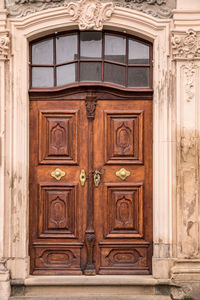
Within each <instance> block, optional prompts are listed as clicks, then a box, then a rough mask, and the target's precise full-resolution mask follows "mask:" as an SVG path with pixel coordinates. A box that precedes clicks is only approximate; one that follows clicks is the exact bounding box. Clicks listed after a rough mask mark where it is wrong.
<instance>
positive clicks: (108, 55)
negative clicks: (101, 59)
mask: <svg viewBox="0 0 200 300" xmlns="http://www.w3.org/2000/svg"><path fill="white" fill-rule="evenodd" d="M125 54H126V38H125V37H122V36H117V35H111V34H105V59H107V60H113V61H117V62H121V63H125V62H126V56H125Z"/></svg>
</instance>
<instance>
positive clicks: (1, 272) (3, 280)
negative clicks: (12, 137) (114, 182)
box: [0, 1, 10, 300]
mask: <svg viewBox="0 0 200 300" xmlns="http://www.w3.org/2000/svg"><path fill="white" fill-rule="evenodd" d="M2 2H3V1H2ZM2 2H1V4H0V191H1V193H0V300H7V299H8V298H9V295H10V281H9V279H10V275H9V271H8V269H7V267H6V261H7V260H6V258H5V256H6V255H5V242H6V240H5V224H6V220H5V215H6V210H5V201H6V174H5V173H6V171H5V170H6V168H5V165H6V142H5V141H6V130H5V129H6V128H5V124H6V120H5V111H6V100H7V92H6V90H7V84H8V81H7V79H6V77H7V75H8V55H9V35H8V31H7V30H6V17H7V12H6V10H4V9H3V7H2Z"/></svg>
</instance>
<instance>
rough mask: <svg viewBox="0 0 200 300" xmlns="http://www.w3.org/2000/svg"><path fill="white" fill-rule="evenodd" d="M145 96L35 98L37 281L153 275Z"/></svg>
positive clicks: (98, 91)
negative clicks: (122, 173) (124, 173)
mask: <svg viewBox="0 0 200 300" xmlns="http://www.w3.org/2000/svg"><path fill="white" fill-rule="evenodd" d="M142 93H143V94H138V98H137V97H136V94H135V93H133V94H132V98H131V94H130V93H129V94H127V93H125V92H123V91H119V90H118V91H115V92H113V90H111V89H107V90H106V88H105V87H103V88H99V87H98V88H97V87H92V86H90V88H89V89H88V90H86V89H83V90H81V89H79V88H77V89H76V91H75V89H74V90H73V92H72V91H71V90H70V89H69V90H68V91H67V90H65V92H63V94H62V93H60V91H58V93H57V98H56V93H55V92H54V93H52V95H51V93H50V92H49V93H48V96H47V94H46V96H45V95H44V94H41V99H40V98H39V92H38V94H37V93H35V95H34V97H33V98H31V99H32V100H31V101H30V240H29V244H30V257H31V273H32V274H74V275H77V274H79V275H80V274H83V273H85V274H87V275H95V274H151V268H152V267H151V261H152V240H153V229H152V101H151V100H150V99H149V92H147V95H146V98H145V92H142ZM36 94H37V97H36ZM142 95H143V96H142ZM142 97H143V99H142ZM55 98H56V99H55ZM57 167H59V168H60V169H62V170H63V171H64V172H65V173H66V175H65V176H64V177H62V178H61V180H60V181H57V180H56V179H55V178H52V177H51V176H50V174H51V172H52V171H54V170H55V169H56V168H57ZM121 168H125V169H126V170H128V171H129V172H130V176H128V177H127V178H126V180H122V179H120V178H119V177H117V176H116V172H117V171H119V170H120V169H121ZM81 169H84V170H85V172H86V175H87V180H86V183H85V186H81V184H80V181H79V176H80V173H81ZM95 170H98V172H99V174H100V179H101V180H100V184H99V186H98V187H96V186H95V184H94V180H93V175H94V171H95Z"/></svg>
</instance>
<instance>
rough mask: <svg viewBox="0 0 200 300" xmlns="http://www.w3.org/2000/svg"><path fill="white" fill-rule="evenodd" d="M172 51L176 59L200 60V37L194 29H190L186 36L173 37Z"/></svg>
mask: <svg viewBox="0 0 200 300" xmlns="http://www.w3.org/2000/svg"><path fill="white" fill-rule="evenodd" d="M172 50H173V56H174V58H175V59H177V58H180V59H188V60H189V59H194V58H200V36H199V35H198V34H197V32H195V31H194V30H193V29H188V31H187V32H186V35H184V36H177V35H173V36H172Z"/></svg>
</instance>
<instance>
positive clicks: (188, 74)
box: [184, 62, 196, 102]
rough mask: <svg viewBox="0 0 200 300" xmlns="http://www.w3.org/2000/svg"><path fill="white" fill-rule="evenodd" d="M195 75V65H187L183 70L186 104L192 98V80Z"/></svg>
mask: <svg viewBox="0 0 200 300" xmlns="http://www.w3.org/2000/svg"><path fill="white" fill-rule="evenodd" d="M195 73H196V67H195V64H194V63H193V62H192V63H189V64H188V65H187V66H186V67H185V68H184V75H185V80H186V82H185V95H186V100H187V102H191V101H192V99H193V98H194V94H195V93H194V84H195V83H194V80H195Z"/></svg>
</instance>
